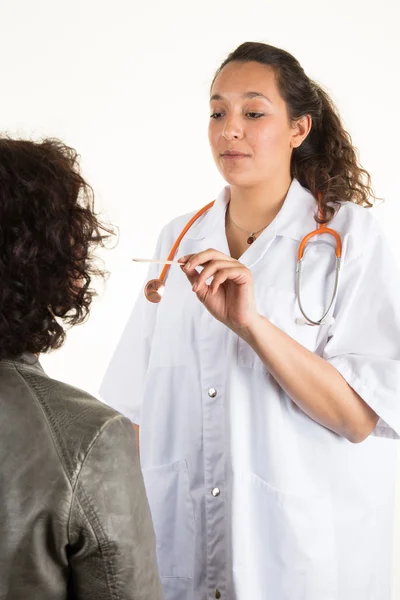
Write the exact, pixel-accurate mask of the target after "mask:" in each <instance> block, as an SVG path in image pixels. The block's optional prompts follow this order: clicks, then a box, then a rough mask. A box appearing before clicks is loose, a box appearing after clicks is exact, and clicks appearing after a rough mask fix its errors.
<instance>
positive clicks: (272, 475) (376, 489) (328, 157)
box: [101, 43, 400, 600]
mask: <svg viewBox="0 0 400 600" xmlns="http://www.w3.org/2000/svg"><path fill="white" fill-rule="evenodd" d="M210 115H211V118H210V126H209V140H210V144H211V149H212V153H213V156H214V160H215V162H216V164H217V167H218V169H219V170H220V172H221V174H222V175H223V177H224V179H225V180H226V182H227V184H228V185H227V187H226V188H225V189H224V190H223V191H222V192H221V194H220V195H219V196H218V198H217V200H216V202H215V203H214V204H213V206H212V207H209V208H208V209H207V210H206V211H205V212H204V213H203V214H202V215H201V216H200V217H198V218H197V219H196V221H195V222H194V224H193V225H192V226H191V227H190V228H189V230H188V231H187V233H186V235H185V236H184V237H183V239H182V241H181V243H180V246H179V250H177V252H176V253H175V259H176V260H178V259H179V260H180V262H181V263H184V266H176V265H172V266H171V267H170V270H169V272H168V275H167V277H166V279H165V278H164V282H165V290H164V294H163V296H162V300H161V302H159V303H151V302H148V300H147V299H146V298H145V296H144V295H143V294H141V297H140V298H139V300H138V302H137V304H136V307H135V309H134V312H133V314H132V317H131V319H130V321H129V323H128V326H127V328H126V330H125V333H124V335H123V336H122V340H121V342H120V344H119V346H118V348H117V351H116V353H115V356H114V358H113V360H112V362H111V365H110V367H109V369H108V372H107V374H106V377H105V379H104V382H103V385H102V390H101V392H102V395H103V397H104V398H105V400H106V401H107V402H109V403H110V404H112V405H113V406H114V407H116V408H117V409H119V410H120V411H121V412H122V413H124V414H126V415H127V416H129V417H130V418H131V420H132V421H133V423H135V424H136V426H137V427H136V428H137V430H138V429H139V426H140V446H141V461H142V468H143V473H144V477H145V481H146V487H147V493H148V497H149V501H150V505H151V509H152V515H153V520H154V525H155V530H156V537H157V551H158V561H159V568H160V574H161V577H162V581H163V585H164V594H165V599H166V600H206V599H208V598H217V599H218V598H221V599H226V600H233V599H236V600H247V599H252V600H390V597H391V563H392V532H393V515H394V500H393V496H394V474H395V456H396V452H395V450H396V449H395V444H393V443H392V442H391V440H390V439H389V438H397V437H398V435H399V433H400V285H399V278H398V276H397V272H396V269H395V267H394V265H393V261H392V258H391V255H390V253H389V251H388V248H387V245H386V243H385V240H384V239H383V237H382V234H381V232H380V230H379V228H378V226H377V224H376V222H375V221H374V218H373V217H372V215H371V214H370V213H369V211H368V210H366V207H368V206H371V201H370V198H372V199H373V197H372V195H371V190H370V185H369V176H368V174H367V173H366V172H365V171H364V170H363V169H361V167H360V166H359V164H358V162H357V158H356V151H355V148H354V147H353V146H352V144H351V139H350V137H349V135H348V134H347V133H346V131H345V130H344V129H343V127H342V125H341V122H340V119H339V117H338V115H337V113H336V111H335V109H334V107H333V105H332V102H331V100H330V99H329V97H328V96H327V94H326V93H325V92H324V91H323V90H322V89H321V88H320V87H319V86H318V85H316V84H315V83H314V82H313V81H311V80H310V79H309V78H308V77H307V75H305V73H304V71H303V69H302V68H301V66H300V65H299V63H298V62H297V60H296V59H294V58H293V57H292V56H291V55H290V54H288V53H286V52H284V51H282V50H279V49H277V48H274V47H271V46H267V45H265V44H260V43H245V44H243V45H241V46H240V47H239V48H237V50H235V51H234V52H233V53H232V54H231V55H230V56H228V58H227V59H226V60H225V62H224V63H223V64H222V66H221V67H220V69H219V70H218V72H217V75H216V77H215V79H214V81H213V84H212V88H211V100H210ZM192 216H193V214H191V215H185V216H182V217H178V218H176V219H175V220H173V221H172V222H171V223H169V224H168V225H167V226H166V227H165V228H164V229H163V231H162V232H161V235H160V237H159V240H158V244H157V249H156V254H155V256H156V258H158V259H164V260H165V259H166V258H167V256H168V255H169V253H170V250H171V247H172V246H173V245H174V242H175V240H176V238H177V237H178V236H179V234H180V232H181V230H182V229H183V228H184V226H185V225H186V223H187V222H188V221H189V220H190V218H191V217H192ZM197 216H198V215H197ZM318 222H322V223H324V224H327V226H328V227H329V228H331V229H332V230H334V232H336V235H334V234H333V233H329V232H328V233H322V232H321V234H319V235H314V236H312V237H311V239H310V240H309V242H308V243H307V245H306V248H305V250H304V261H303V262H304V264H303V265H302V270H301V277H300V281H299V280H298V276H297V275H296V267H297V259H298V248H299V244H300V242H301V241H302V239H303V238H304V236H306V235H307V234H308V233H310V232H313V231H315V229H316V227H317V223H318ZM337 234H338V235H337ZM340 246H341V252H340ZM340 254H341V265H340V266H341V268H340V271H336V265H337V264H338V262H339V261H338V260H337V257H339V255H340ZM160 270H161V268H159V266H158V265H156V264H154V265H151V268H150V272H149V279H154V278H157V277H159V276H160ZM337 273H339V279H338V282H337V281H336V275H337ZM150 287H151V286H150ZM336 288H337V289H336ZM147 290H149V288H147ZM151 295H152V294H150V296H151ZM156 296H157V294H156ZM152 299H154V297H153V298H152ZM156 299H157V297H156ZM332 300H333V303H332ZM331 303H332V305H331V308H330V310H329V313H328V314H327V315H326V314H325V313H326V311H327V308H329V306H330V304H331ZM322 317H323V318H322ZM116 443H117V442H116Z"/></svg>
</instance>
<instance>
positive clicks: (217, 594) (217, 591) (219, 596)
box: [214, 588, 221, 600]
mask: <svg viewBox="0 0 400 600" xmlns="http://www.w3.org/2000/svg"><path fill="white" fill-rule="evenodd" d="M214 598H217V600H219V598H221V592H220V591H219V589H218V588H216V589H215V590H214Z"/></svg>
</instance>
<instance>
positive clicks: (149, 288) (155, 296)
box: [144, 279, 165, 304]
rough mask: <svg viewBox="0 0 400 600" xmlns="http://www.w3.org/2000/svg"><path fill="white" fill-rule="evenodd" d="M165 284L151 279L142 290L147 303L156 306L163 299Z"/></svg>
mask: <svg viewBox="0 0 400 600" xmlns="http://www.w3.org/2000/svg"><path fill="white" fill-rule="evenodd" d="M164 289H165V284H164V283H163V282H162V281H161V280H160V279H151V281H149V282H148V283H147V284H146V287H145V288H144V295H145V296H146V298H147V300H148V301H149V302H152V303H153V304H158V302H160V301H161V298H162V297H163V293H164Z"/></svg>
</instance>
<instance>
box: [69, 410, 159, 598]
mask: <svg viewBox="0 0 400 600" xmlns="http://www.w3.org/2000/svg"><path fill="white" fill-rule="evenodd" d="M68 534H69V548H68V556H69V565H70V574H71V576H70V577H71V578H70V588H71V592H72V594H73V597H74V598H75V599H76V600H106V599H107V600H159V599H160V600H161V599H162V592H161V586H160V580H159V575H158V571H157V566H156V555H155V538H154V531H153V525H152V521H151V517H150V510H149V506H148V503H147V498H146V494H145V489H144V483H143V478H142V473H141V470H140V464H139V458H138V454H137V451H136V444H135V436H134V431H133V428H132V425H131V423H130V422H129V421H128V420H127V419H125V418H124V417H122V416H121V415H117V416H116V417H114V418H112V419H111V420H110V421H108V423H107V424H106V425H105V426H104V427H103V429H102V431H101V432H100V434H99V435H98V437H97V438H96V440H95V441H94V443H93V444H92V446H91V449H90V450H89V452H88V455H87V456H86V458H85V459H84V463H83V466H82V469H81V472H80V474H79V476H78V481H77V484H76V486H75V490H74V496H73V500H72V505H71V514H70V519H69V531H68Z"/></svg>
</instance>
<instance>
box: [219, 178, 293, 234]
mask: <svg viewBox="0 0 400 600" xmlns="http://www.w3.org/2000/svg"><path fill="white" fill-rule="evenodd" d="M291 182H292V178H291V176H290V173H288V174H287V176H286V177H279V178H278V177H277V178H272V179H269V180H266V181H263V182H259V183H257V184H256V185H254V186H238V185H231V186H230V191H231V199H230V205H229V213H230V215H231V217H232V219H233V220H234V221H235V222H237V223H238V224H241V226H242V227H243V228H244V229H247V230H249V231H257V230H258V229H260V228H261V227H264V226H267V225H268V224H269V223H271V222H272V221H273V219H274V218H275V217H276V215H277V214H278V212H279V211H280V209H281V208H282V205H283V203H284V201H285V198H286V195H287V193H288V190H289V187H290V185H291Z"/></svg>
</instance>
